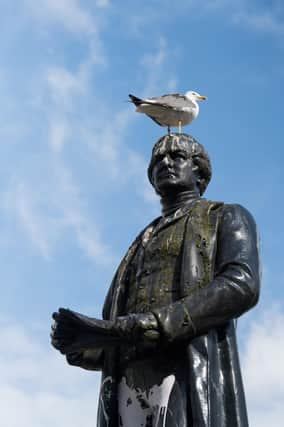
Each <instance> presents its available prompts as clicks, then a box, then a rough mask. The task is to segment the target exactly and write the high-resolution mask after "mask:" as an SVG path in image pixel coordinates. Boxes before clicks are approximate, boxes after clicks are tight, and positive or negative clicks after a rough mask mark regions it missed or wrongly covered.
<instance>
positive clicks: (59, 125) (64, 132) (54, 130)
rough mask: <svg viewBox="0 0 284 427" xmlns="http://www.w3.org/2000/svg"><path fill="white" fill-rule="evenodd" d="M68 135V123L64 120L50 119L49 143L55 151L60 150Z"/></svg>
mask: <svg viewBox="0 0 284 427" xmlns="http://www.w3.org/2000/svg"><path fill="white" fill-rule="evenodd" d="M68 135H69V129H68V125H67V124H66V122H65V120H64V119H63V120H61V121H59V120H58V121H52V122H51V123H50V126H49V138H48V140H49V144H50V146H51V148H52V150H54V151H55V152H57V153H59V152H60V151H62V149H63V146H64V144H65V142H66V139H67V138H68Z"/></svg>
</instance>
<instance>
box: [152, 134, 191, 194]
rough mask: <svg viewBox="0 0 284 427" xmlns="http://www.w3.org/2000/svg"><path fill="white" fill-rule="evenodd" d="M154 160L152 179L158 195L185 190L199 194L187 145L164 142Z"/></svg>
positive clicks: (158, 148)
mask: <svg viewBox="0 0 284 427" xmlns="http://www.w3.org/2000/svg"><path fill="white" fill-rule="evenodd" d="M154 158H155V161H154V166H153V169H152V179H153V184H154V187H155V190H156V191H157V193H158V194H160V195H161V196H167V195H171V194H177V193H179V192H182V191H185V190H191V191H196V192H197V194H199V190H198V187H197V185H196V184H197V167H196V166H195V165H194V164H193V162H192V158H191V152H190V149H189V147H188V144H187V143H184V142H183V141H179V142H176V141H172V140H169V141H166V142H165V143H162V144H160V146H159V147H157V149H156V150H155V152H154Z"/></svg>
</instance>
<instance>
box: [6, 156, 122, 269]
mask: <svg viewBox="0 0 284 427" xmlns="http://www.w3.org/2000/svg"><path fill="white" fill-rule="evenodd" d="M4 207H5V211H6V214H8V216H9V217H10V218H11V220H12V221H13V223H14V224H15V225H16V226H17V228H18V229H19V230H22V231H23V232H24V234H25V236H26V239H27V241H29V240H30V241H31V242H32V244H33V246H34V247H35V248H36V249H37V251H38V252H39V253H40V254H41V255H42V256H43V257H44V258H46V259H49V258H50V257H52V256H53V254H54V252H55V251H56V249H57V248H58V246H59V245H60V244H61V245H64V242H65V238H66V237H67V236H68V235H71V236H72V235H73V236H74V237H75V241H76V242H77V245H78V247H79V248H80V249H81V250H82V251H83V253H85V255H86V256H87V257H89V258H91V259H92V260H93V261H95V262H98V263H100V264H107V263H109V262H113V260H114V255H113V253H112V251H111V250H110V248H108V247H107V245H106V244H105V243H103V242H102V238H101V235H100V232H99V230H98V227H97V226H96V225H95V223H94V220H92V221H91V220H90V219H89V217H88V213H87V212H86V210H85V209H84V207H83V202H82V197H81V193H80V190H79V187H78V186H77V185H76V184H75V183H74V182H73V178H72V175H71V173H70V171H69V170H68V169H66V168H65V166H64V165H63V164H62V163H58V162H55V163H54V165H53V175H50V176H49V177H48V181H46V180H45V179H42V180H41V179H40V178H38V180H37V181H36V182H31V181H30V180H27V179H26V180H25V181H19V179H15V180H14V181H13V183H12V184H11V187H10V188H9V189H8V190H7V191H6V193H5V197H4Z"/></svg>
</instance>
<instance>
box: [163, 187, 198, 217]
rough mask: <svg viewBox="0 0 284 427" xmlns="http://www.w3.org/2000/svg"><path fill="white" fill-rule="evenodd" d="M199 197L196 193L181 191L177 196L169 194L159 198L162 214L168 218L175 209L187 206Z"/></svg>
mask: <svg viewBox="0 0 284 427" xmlns="http://www.w3.org/2000/svg"><path fill="white" fill-rule="evenodd" d="M199 197H200V195H199V193H198V192H197V191H190V190H187V191H182V192H179V193H178V194H171V195H169V196H163V197H162V198H161V205H162V214H163V216H168V215H171V214H173V213H174V212H175V211H176V210H177V209H180V208H184V207H186V206H189V205H190V204H191V203H192V202H193V200H196V199H198V198H199Z"/></svg>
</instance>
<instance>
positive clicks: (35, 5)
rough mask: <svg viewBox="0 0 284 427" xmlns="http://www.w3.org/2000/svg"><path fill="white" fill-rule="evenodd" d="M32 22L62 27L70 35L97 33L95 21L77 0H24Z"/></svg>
mask: <svg viewBox="0 0 284 427" xmlns="http://www.w3.org/2000/svg"><path fill="white" fill-rule="evenodd" d="M26 4H27V7H28V9H29V12H30V14H31V16H32V17H33V19H34V20H36V21H39V22H41V23H47V24H49V25H50V24H55V25H56V24H57V25H59V26H63V28H65V30H67V31H69V32H71V33H80V34H86V35H93V34H95V33H96V31H97V26H96V23H95V20H94V18H93V16H92V15H91V13H90V12H88V11H87V10H86V9H85V8H84V7H83V6H82V4H81V2H80V1H78V0H60V1H57V0H26Z"/></svg>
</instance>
